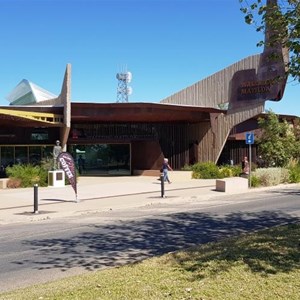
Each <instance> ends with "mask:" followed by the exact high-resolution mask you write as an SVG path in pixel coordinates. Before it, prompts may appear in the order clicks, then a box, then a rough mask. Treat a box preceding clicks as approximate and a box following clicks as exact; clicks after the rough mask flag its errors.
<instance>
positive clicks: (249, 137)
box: [246, 132, 254, 145]
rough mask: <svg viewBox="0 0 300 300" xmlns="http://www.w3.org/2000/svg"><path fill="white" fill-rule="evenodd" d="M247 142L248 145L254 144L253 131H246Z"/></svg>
mask: <svg viewBox="0 0 300 300" xmlns="http://www.w3.org/2000/svg"><path fill="white" fill-rule="evenodd" d="M246 144H248V145H252V144H254V133H253V132H247V133H246Z"/></svg>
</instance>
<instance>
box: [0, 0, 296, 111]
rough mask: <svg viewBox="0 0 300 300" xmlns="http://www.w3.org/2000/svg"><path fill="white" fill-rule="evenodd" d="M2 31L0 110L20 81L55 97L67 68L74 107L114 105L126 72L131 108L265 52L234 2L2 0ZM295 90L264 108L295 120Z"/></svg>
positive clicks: (290, 87) (288, 89) (291, 87)
mask: <svg viewBox="0 0 300 300" xmlns="http://www.w3.org/2000/svg"><path fill="white" fill-rule="evenodd" d="M0 28H1V30H0V39H1V44H2V45H1V48H0V66H1V72H0V105H8V104H9V102H8V101H7V100H5V97H6V96H7V95H8V94H9V93H10V92H11V91H12V89H13V88H14V87H15V86H16V85H17V84H18V83H19V82H20V81H21V80H22V79H28V80H29V81H32V82H33V83H35V84H37V85H39V86H41V87H43V88H45V89H46V90H48V91H50V92H52V93H54V94H57V95H58V94H59V93H60V89H61V85H62V80H63V76H64V72H65V68H66V65H67V63H70V64H71V65H72V94H71V97H72V101H74V102H78V101H80V102H96V103H101V102H106V103H107V102H116V98H117V83H118V82H117V79H116V73H117V72H120V71H122V70H124V69H127V70H128V71H130V72H132V74H133V79H132V82H131V87H132V89H133V93H132V95H131V96H130V97H129V102H159V101H160V100H162V99H163V98H165V97H167V96H169V95H171V94H173V93H175V92H177V91H179V90H181V89H183V88H185V87H187V86H189V85H191V84H194V83H195V82H197V81H199V80H201V79H203V78H205V77H207V76H209V75H211V74H213V73H215V72H217V71H219V70H221V69H223V68H225V67H227V66H229V65H231V64H232V63H235V62H236V61H238V60H240V59H243V58H244V57H247V56H250V55H252V54H256V53H260V52H261V51H262V49H261V48H257V47H256V43H257V42H258V41H259V40H260V38H261V36H260V34H258V33H256V31H255V29H254V28H253V27H251V26H249V25H246V24H245V23H244V19H243V14H242V13H241V12H240V3H239V1H238V0H0ZM299 89H300V86H299V84H298V85H297V84H295V83H293V82H291V83H289V84H288V85H287V87H286V91H285V95H284V98H283V99H282V100H281V101H280V102H270V101H268V102H266V109H272V110H273V111H274V112H276V113H281V114H292V115H297V116H300V105H299V104H298V101H297V100H298V92H299Z"/></svg>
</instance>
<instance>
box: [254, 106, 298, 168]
mask: <svg viewBox="0 0 300 300" xmlns="http://www.w3.org/2000/svg"><path fill="white" fill-rule="evenodd" d="M258 125H259V128H260V129H261V130H262V131H261V135H260V137H259V138H258V140H257V142H258V151H259V154H260V155H262V157H263V159H264V161H265V165H266V166H267V167H271V166H277V167H282V166H286V165H287V163H288V162H289V161H290V160H291V159H299V155H300V135H299V130H300V127H299V119H296V120H295V121H294V124H290V123H288V122H287V121H286V120H279V117H278V115H276V114H275V113H274V112H272V111H268V112H267V114H266V117H264V118H259V119H258Z"/></svg>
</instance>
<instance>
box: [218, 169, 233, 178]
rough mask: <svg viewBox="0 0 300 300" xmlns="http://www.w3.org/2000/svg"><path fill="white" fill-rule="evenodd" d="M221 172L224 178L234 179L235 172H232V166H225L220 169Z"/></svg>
mask: <svg viewBox="0 0 300 300" xmlns="http://www.w3.org/2000/svg"><path fill="white" fill-rule="evenodd" d="M219 172H220V174H221V176H222V177H223V178H225V177H232V176H233V170H232V167H230V166H223V167H221V168H220V169H219Z"/></svg>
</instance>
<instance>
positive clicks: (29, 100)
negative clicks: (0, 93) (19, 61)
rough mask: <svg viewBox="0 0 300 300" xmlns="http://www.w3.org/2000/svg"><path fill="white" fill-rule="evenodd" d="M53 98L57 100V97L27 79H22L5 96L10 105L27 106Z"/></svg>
mask: <svg viewBox="0 0 300 300" xmlns="http://www.w3.org/2000/svg"><path fill="white" fill-rule="evenodd" d="M53 98H57V96H56V95H54V94H52V93H51V92H48V91H46V90H45V89H43V88H41V87H39V86H38V85H36V84H34V83H32V82H30V81H28V80H27V79H23V80H22V81H21V82H20V83H19V84H18V85H17V86H16V87H15V88H14V89H13V90H12V92H11V93H10V94H9V95H8V96H6V99H7V100H8V101H9V102H10V105H29V104H35V103H38V102H41V101H45V100H50V99H53Z"/></svg>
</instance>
